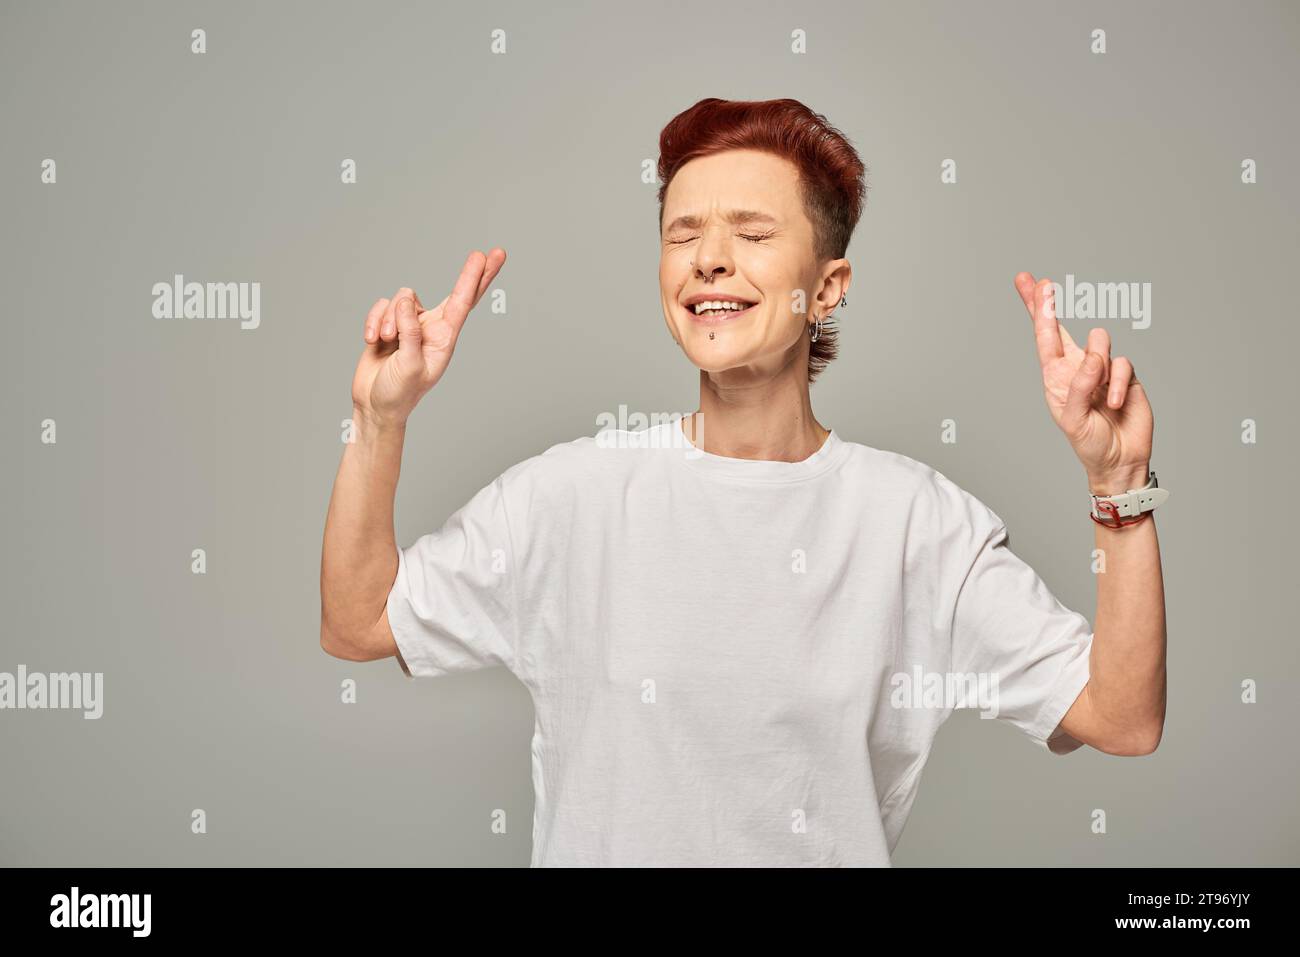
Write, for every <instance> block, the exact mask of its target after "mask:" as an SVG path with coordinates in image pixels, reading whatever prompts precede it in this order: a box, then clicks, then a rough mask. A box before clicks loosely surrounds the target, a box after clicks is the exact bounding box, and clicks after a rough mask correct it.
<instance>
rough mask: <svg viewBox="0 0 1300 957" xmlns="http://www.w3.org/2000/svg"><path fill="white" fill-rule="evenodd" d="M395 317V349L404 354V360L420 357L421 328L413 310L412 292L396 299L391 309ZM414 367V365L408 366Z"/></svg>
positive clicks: (408, 361) (408, 360) (413, 299)
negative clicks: (395, 304) (394, 305)
mask: <svg viewBox="0 0 1300 957" xmlns="http://www.w3.org/2000/svg"><path fill="white" fill-rule="evenodd" d="M393 312H394V314H395V316H396V318H397V351H398V352H399V353H402V354H403V355H404V361H405V362H407V363H410V361H411V360H412V359H419V358H420V337H421V334H422V330H421V328H420V320H419V318H418V317H417V315H416V312H415V297H414V294H412V295H409V296H403V297H402V298H401V299H399V300H397V306H396V308H395V309H394V310H393ZM410 368H414V366H410Z"/></svg>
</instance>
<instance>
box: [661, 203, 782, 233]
mask: <svg viewBox="0 0 1300 957" xmlns="http://www.w3.org/2000/svg"><path fill="white" fill-rule="evenodd" d="M722 218H723V219H724V220H726V221H727V222H729V223H731V224H732V225H733V226H739V225H744V224H748V223H768V224H770V225H772V226H775V225H777V221H776V219H774V218H773V217H771V216H769V215H768V214H767V213H760V212H758V211H757V210H754V209H729V210H726V211H725V212H723V214H722ZM703 224H704V220H702V219H701V218H700V217H699V216H695V215H690V216H678V217H677V218H676V219H674V220H673V221H672V222H671V223H669V224H668V228H667V229H665V230H664V232H665V233H669V232H672V231H673V230H674V229H699V228H700V227H701V226H702V225H703Z"/></svg>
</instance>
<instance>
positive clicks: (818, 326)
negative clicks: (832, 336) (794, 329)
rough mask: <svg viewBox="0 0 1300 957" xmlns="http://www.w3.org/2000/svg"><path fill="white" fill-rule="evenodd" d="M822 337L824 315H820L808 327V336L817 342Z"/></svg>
mask: <svg viewBox="0 0 1300 957" xmlns="http://www.w3.org/2000/svg"><path fill="white" fill-rule="evenodd" d="M821 337H822V317H821V316H818V317H817V319H816V321H815V322H814V323H813V324H812V325H811V326H809V327H808V338H809V339H811V340H812V341H813V342H816V341H817V340H818V339H820V338H821Z"/></svg>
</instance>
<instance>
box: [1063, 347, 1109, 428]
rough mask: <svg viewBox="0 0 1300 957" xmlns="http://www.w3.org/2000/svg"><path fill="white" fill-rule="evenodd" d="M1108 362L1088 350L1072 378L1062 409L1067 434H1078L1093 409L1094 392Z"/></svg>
mask: <svg viewBox="0 0 1300 957" xmlns="http://www.w3.org/2000/svg"><path fill="white" fill-rule="evenodd" d="M1105 370H1106V363H1105V362H1103V361H1102V358H1101V356H1099V355H1098V354H1097V353H1095V352H1087V353H1085V354H1084V356H1083V361H1082V362H1080V363H1079V368H1078V369H1077V370H1076V371H1075V373H1074V378H1073V379H1071V380H1070V391H1069V393H1068V394H1067V395H1066V396H1065V406H1064V408H1063V409H1062V410H1061V428H1062V429H1064V430H1065V432H1066V434H1067V435H1077V434H1078V433H1079V432H1080V430H1081V429H1082V428H1083V424H1084V423H1085V422H1087V421H1088V414H1089V413H1090V412H1091V411H1092V394H1093V392H1094V391H1095V390H1096V388H1097V386H1098V385H1100V384H1101V377H1102V375H1103V373H1104V372H1105Z"/></svg>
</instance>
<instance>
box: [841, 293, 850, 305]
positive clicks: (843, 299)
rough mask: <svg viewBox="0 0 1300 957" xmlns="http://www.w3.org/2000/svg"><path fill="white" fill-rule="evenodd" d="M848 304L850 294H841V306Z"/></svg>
mask: <svg viewBox="0 0 1300 957" xmlns="http://www.w3.org/2000/svg"><path fill="white" fill-rule="evenodd" d="M848 304H849V297H848V294H847V293H846V294H845V295H843V296H840V305H841V306H847V305H848Z"/></svg>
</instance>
